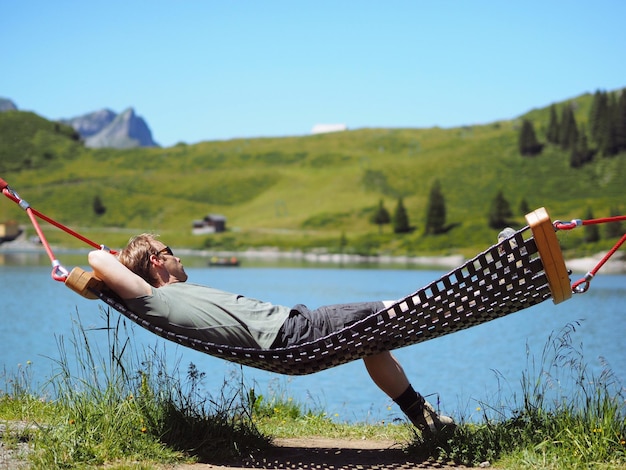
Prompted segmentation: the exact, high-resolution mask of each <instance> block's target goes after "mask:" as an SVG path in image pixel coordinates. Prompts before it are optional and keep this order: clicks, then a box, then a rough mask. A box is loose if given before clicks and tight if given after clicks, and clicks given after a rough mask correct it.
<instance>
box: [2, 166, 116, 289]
mask: <svg viewBox="0 0 626 470" xmlns="http://www.w3.org/2000/svg"><path fill="white" fill-rule="evenodd" d="M0 190H2V193H3V194H4V195H5V196H6V197H7V198H9V199H10V200H12V201H13V202H15V203H16V204H18V205H19V206H20V207H21V208H22V209H24V211H26V214H28V217H29V219H30V221H31V223H32V225H33V228H34V229H35V231H36V232H37V236H38V237H39V240H41V244H42V245H43V247H44V249H45V250H46V253H47V255H48V258H50V262H51V263H52V279H54V280H55V281H59V282H65V280H66V279H67V277H68V276H69V271H68V270H67V269H65V268H64V267H63V266H62V265H61V262H60V261H59V260H58V259H57V258H56V256H55V255H54V253H53V251H52V248H51V247H50V244H49V243H48V240H47V239H46V236H45V235H44V233H43V230H42V229H41V226H40V225H39V221H38V220H37V217H39V218H40V219H42V220H43V221H45V222H48V223H49V224H51V225H54V226H55V227H57V228H59V229H61V230H63V231H64V232H65V233H67V234H69V235H71V236H73V237H75V238H77V239H79V240H81V241H83V242H85V243H86V244H88V245H90V246H92V247H93V248H97V249H106V250H107V251H111V252H112V253H113V254H115V252H114V251H112V250H109V249H108V248H107V247H106V246H104V245H98V244H97V243H95V242H93V241H91V240H89V239H88V238H85V237H84V236H82V235H81V234H79V233H78V232H75V231H74V230H72V229H71V228H69V227H66V226H65V225H63V224H61V223H59V222H57V221H56V220H53V219H51V218H50V217H48V216H46V215H44V214H42V213H41V212H39V211H38V210H36V209H33V208H32V207H31V206H30V204H29V203H28V202H27V201H25V200H24V199H22V198H21V197H20V196H19V194H17V192H16V191H15V190H13V189H12V188H11V187H10V186H9V184H8V183H7V182H6V181H5V180H3V179H2V178H0Z"/></svg>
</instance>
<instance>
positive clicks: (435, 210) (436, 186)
mask: <svg viewBox="0 0 626 470" xmlns="http://www.w3.org/2000/svg"><path fill="white" fill-rule="evenodd" d="M445 229H446V200H445V198H444V196H443V193H442V191H441V183H439V180H436V181H435V182H434V183H433V186H432V187H431V188H430V195H429V197H428V207H427V209H426V226H425V228H424V233H426V234H433V235H436V234H439V233H443V232H445Z"/></svg>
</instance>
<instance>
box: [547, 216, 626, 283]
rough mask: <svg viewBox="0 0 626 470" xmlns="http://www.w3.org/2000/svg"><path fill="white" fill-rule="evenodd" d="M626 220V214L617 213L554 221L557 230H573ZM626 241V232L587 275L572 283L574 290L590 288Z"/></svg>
mask: <svg viewBox="0 0 626 470" xmlns="http://www.w3.org/2000/svg"><path fill="white" fill-rule="evenodd" d="M624 220H626V215H617V216H614V217H603V218H598V219H588V220H581V219H573V220H572V221H570V222H561V221H560V220H556V221H554V228H555V230H572V229H575V228H577V227H581V226H586V225H595V224H606V223H611V222H621V221H624ZM624 242H626V234H624V235H622V238H620V239H619V241H618V242H617V243H616V244H615V245H614V246H613V248H611V249H610V250H609V251H608V252H607V253H606V254H605V255H604V256H603V257H602V259H601V260H600V261H599V262H598V264H596V265H595V267H594V268H593V269H592V270H591V271H589V272H588V273H587V274H585V276H584V277H583V278H581V279H579V280H578V281H576V282H574V283H573V284H572V292H573V293H575V294H582V293H584V292H587V290H589V285H590V283H591V280H592V279H593V277H594V276H595V275H596V274H597V273H598V271H599V270H600V268H601V267H602V266H604V264H605V263H606V262H607V261H608V260H609V258H610V257H611V256H613V254H614V253H615V252H616V251H617V250H618V249H619V248H620V247H621V246H622V244H623V243H624Z"/></svg>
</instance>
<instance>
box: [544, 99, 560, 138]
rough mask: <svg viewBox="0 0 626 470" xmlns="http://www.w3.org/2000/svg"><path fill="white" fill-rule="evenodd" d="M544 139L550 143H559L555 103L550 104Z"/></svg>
mask: <svg viewBox="0 0 626 470" xmlns="http://www.w3.org/2000/svg"><path fill="white" fill-rule="evenodd" d="M546 140H547V141H548V142H550V143H551V144H558V143H559V118H558V117H557V112H556V105H554V104H553V105H552V106H550V122H549V123H548V131H547V133H546Z"/></svg>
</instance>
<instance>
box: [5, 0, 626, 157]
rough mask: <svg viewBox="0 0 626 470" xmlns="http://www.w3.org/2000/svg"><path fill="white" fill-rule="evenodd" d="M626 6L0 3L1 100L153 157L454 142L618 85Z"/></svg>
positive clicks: (537, 1) (154, 0)
mask: <svg viewBox="0 0 626 470" xmlns="http://www.w3.org/2000/svg"><path fill="white" fill-rule="evenodd" d="M624 18H626V2H624V1H623V0H595V1H593V2H591V1H578V0H526V1H523V2H522V1H520V2H506V1H502V0H499V1H481V0H466V1H461V0H457V1H451V0H438V1H435V0H432V1H420V0H415V1H408V0H407V1H401V0H384V1H383V0H380V1H367V0H359V1H352V0H334V1H326V0H319V1H305V0H303V1H297V0H292V1H272V0H268V1H263V0H248V1H245V0H241V1H237V0H230V1H227V0H223V1H211V0H188V1H161V0H150V1H147V0H146V1H143V0H126V1H118V0H109V1H107V2H85V1H67V0H55V1H50V0H45V1H41V0H32V1H29V0H0V64H1V65H0V67H1V69H0V97H5V98H9V99H12V100H13V101H14V102H15V103H16V104H17V106H18V107H19V108H20V109H22V110H30V111H34V112H36V113H37V114H40V115H42V116H44V117H46V118H48V119H59V118H68V117H74V116H78V115H82V114H86V113H88V112H91V111H96V110H99V109H102V108H109V109H112V110H113V111H115V112H122V111H123V110H125V109H126V108H128V107H133V108H135V111H136V112H137V114H139V115H140V116H142V117H144V118H145V119H146V121H147V122H148V125H149V126H150V128H151V130H152V133H153V137H154V138H155V140H156V141H157V142H159V143H160V144H161V145H164V146H170V145H174V144H176V143H177V142H181V141H182V142H187V143H196V142H199V141H203V140H223V139H231V138H236V137H271V136H272V137H273V136H289V135H305V134H308V133H310V131H311V128H312V127H313V125H315V124H319V123H344V124H346V125H347V126H348V127H349V128H350V129H356V128H364V127H418V128H421V127H432V126H441V127H452V126H460V125H470V124H482V123H488V122H492V121H496V120H499V119H511V118H514V117H516V116H519V115H520V114H523V113H524V112H526V111H528V110H530V109H532V108H536V107H543V106H547V105H549V104H551V103H553V102H556V101H561V100H565V99H568V98H571V97H574V96H577V95H579V94H582V93H585V92H594V91H596V90H597V89H602V90H614V89H618V88H622V87H625V86H626V28H624Z"/></svg>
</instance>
